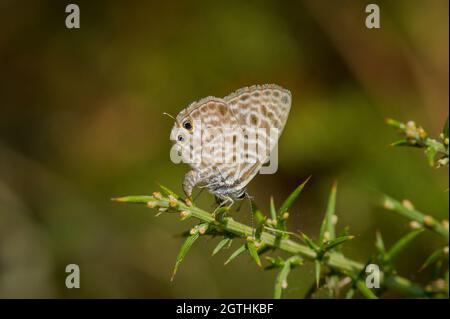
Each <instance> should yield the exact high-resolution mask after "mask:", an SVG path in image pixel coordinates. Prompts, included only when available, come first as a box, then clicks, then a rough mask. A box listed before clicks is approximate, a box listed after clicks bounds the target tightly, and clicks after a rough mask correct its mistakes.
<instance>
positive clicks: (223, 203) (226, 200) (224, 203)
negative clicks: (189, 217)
mask: <svg viewBox="0 0 450 319" xmlns="http://www.w3.org/2000/svg"><path fill="white" fill-rule="evenodd" d="M216 201H220V203H219V205H218V206H217V207H216V209H214V211H213V216H215V215H216V213H217V212H218V211H219V209H220V208H222V207H223V208H225V209H226V210H227V211H228V210H229V209H230V207H231V206H233V204H234V200H233V199H232V198H231V197H229V196H223V197H222V196H220V197H219V196H216Z"/></svg>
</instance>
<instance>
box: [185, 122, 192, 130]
mask: <svg viewBox="0 0 450 319" xmlns="http://www.w3.org/2000/svg"><path fill="white" fill-rule="evenodd" d="M183 127H184V128H185V129H186V130H188V131H190V130H192V124H191V122H189V121H186V122H184V123H183Z"/></svg>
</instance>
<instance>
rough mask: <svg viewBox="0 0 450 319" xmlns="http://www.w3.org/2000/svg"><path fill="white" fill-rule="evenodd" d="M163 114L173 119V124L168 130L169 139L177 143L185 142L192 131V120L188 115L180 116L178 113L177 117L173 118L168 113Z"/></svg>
mask: <svg viewBox="0 0 450 319" xmlns="http://www.w3.org/2000/svg"><path fill="white" fill-rule="evenodd" d="M164 114H165V115H167V116H169V117H171V118H173V119H174V120H175V124H174V125H173V128H172V131H171V132H170V140H171V141H172V142H173V143H175V144H178V145H184V144H186V142H187V140H188V139H189V136H190V135H192V134H193V133H194V120H193V119H192V118H191V117H190V116H189V115H187V116H180V115H182V114H179V115H178V116H177V118H174V117H173V116H172V115H170V114H167V113H164Z"/></svg>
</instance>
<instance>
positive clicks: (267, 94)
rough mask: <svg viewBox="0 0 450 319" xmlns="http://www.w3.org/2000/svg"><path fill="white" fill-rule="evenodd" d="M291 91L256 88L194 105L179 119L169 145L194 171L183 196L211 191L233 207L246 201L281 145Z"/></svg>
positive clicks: (260, 86) (243, 89) (191, 172)
mask: <svg viewBox="0 0 450 319" xmlns="http://www.w3.org/2000/svg"><path fill="white" fill-rule="evenodd" d="M291 102H292V95H291V93H290V91H288V90H286V89H284V88H282V87H280V86H278V85H275V84H264V85H253V86H250V87H244V88H241V89H239V90H237V91H235V92H234V93H232V94H230V95H228V96H226V97H224V98H217V97H213V96H209V97H206V98H203V99H201V100H199V101H198V102H193V103H191V104H190V105H189V106H188V107H187V108H185V109H184V110H182V111H181V112H180V113H179V114H178V115H177V117H176V118H174V119H175V124H174V126H173V128H172V131H171V133H170V140H171V141H172V142H173V143H174V146H176V147H177V148H176V149H177V151H178V152H180V153H181V154H182V155H181V157H182V159H183V161H184V162H187V163H188V164H189V165H190V166H191V170H190V171H189V172H188V173H187V174H186V175H185V177H184V180H183V184H182V186H183V191H184V193H185V194H186V196H187V197H188V198H190V197H191V195H192V191H193V189H194V187H201V188H207V189H208V190H209V192H210V193H212V194H213V195H215V196H216V198H217V199H219V200H220V201H221V202H222V203H228V204H229V206H231V205H232V204H233V203H234V200H236V199H244V198H246V197H248V194H247V192H246V187H247V185H248V184H249V183H250V181H251V180H252V179H253V178H254V177H255V175H256V174H257V173H258V172H259V171H260V169H261V167H262V166H263V165H264V164H265V163H266V162H267V160H268V159H269V156H270V152H271V151H272V150H273V149H274V147H275V146H276V144H277V143H278V139H279V137H280V135H281V132H282V131H283V129H284V126H285V125H286V121H287V118H288V116H289V111H290V108H291Z"/></svg>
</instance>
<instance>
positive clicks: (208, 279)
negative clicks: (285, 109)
mask: <svg viewBox="0 0 450 319" xmlns="http://www.w3.org/2000/svg"><path fill="white" fill-rule="evenodd" d="M68 3H69V2H67V3H66V2H65V1H27V2H26V3H25V2H24V1H13V0H0V72H1V80H0V81H1V82H0V297H3V298H5V297H43V298H47V297H50V298H53V297H64V298H77V297H87V298H94V297H104V298H110V297H113V298H115V297H143V298H159V297H167V298H172V297H181V298H185V297H189V298H198V297H203V298H218V297H271V296H272V291H273V282H274V279H275V276H276V273H275V272H273V271H262V270H260V269H257V267H255V266H254V264H253V263H252V261H251V260H250V258H248V257H247V256H245V257H240V259H239V260H236V261H235V262H233V263H231V264H229V265H227V266H226V267H224V266H223V262H224V261H225V259H226V258H227V254H229V253H231V251H227V252H222V253H221V254H220V255H219V256H215V257H214V258H211V257H210V254H211V251H212V249H213V248H214V247H215V245H216V243H217V240H218V239H214V240H201V241H199V243H198V244H197V245H196V246H194V248H193V249H192V250H191V252H190V253H189V255H188V256H187V258H186V259H185V261H184V262H183V264H182V265H181V268H180V270H179V272H178V274H177V277H176V279H175V281H174V282H173V283H170V281H169V279H170V274H171V271H172V267H173V265H174V262H175V257H176V254H177V252H178V249H179V247H180V245H181V243H182V238H181V237H180V234H181V233H182V232H183V231H184V230H186V229H188V228H189V227H191V226H192V225H193V223H194V221H185V222H180V221H178V219H177V218H176V217H175V216H172V215H169V216H166V215H163V216H161V217H158V218H155V217H154V213H155V212H154V211H151V210H148V209H146V208H145V207H142V206H128V205H117V204H114V203H111V202H110V201H109V199H110V198H111V197H114V196H119V195H129V194H149V193H151V192H153V191H155V190H157V189H158V186H157V184H156V183H157V182H160V183H162V184H164V185H166V186H167V187H169V188H172V189H174V190H176V191H177V192H180V193H181V180H182V177H183V175H184V173H185V172H186V171H187V169H188V168H187V167H186V166H182V165H175V164H173V163H172V162H171V161H170V159H169V149H170V146H171V145H170V142H169V132H170V129H171V127H172V124H173V123H172V121H171V120H170V119H169V118H167V117H164V116H163V115H162V113H163V112H169V113H172V114H177V113H178V112H179V111H180V110H181V109H183V108H184V107H186V106H187V105H188V104H189V103H190V102H192V101H194V100H197V99H199V98H202V97H204V96H208V95H215V96H219V97H221V96H225V95H227V94H229V93H230V92H232V91H234V90H236V89H238V88H240V87H242V86H248V85H252V84H263V83H277V84H280V85H282V86H284V87H286V88H288V89H290V90H291V92H292V94H293V105H292V109H291V114H290V118H289V120H288V123H287V126H286V128H285V131H284V133H283V136H282V137H281V140H280V144H279V151H280V152H279V163H280V164H279V169H278V172H277V173H276V174H274V175H264V176H257V177H256V178H255V180H254V181H253V182H252V183H251V184H250V186H249V192H250V193H251V194H252V195H253V196H254V197H255V200H256V202H257V203H258V204H259V206H261V207H262V208H263V209H265V208H267V207H268V203H269V197H270V195H273V196H274V198H275V201H276V203H278V204H280V203H281V202H282V200H283V199H284V198H285V197H286V196H287V195H288V194H289V193H290V191H292V189H293V188H294V187H295V186H296V185H298V184H299V183H300V182H302V181H303V180H304V179H305V178H306V177H307V176H309V175H312V179H311V181H310V183H309V184H308V185H307V187H306V189H305V190H304V192H303V193H302V195H301V198H300V200H299V202H298V203H297V204H296V205H295V207H294V208H293V209H292V211H291V219H290V223H289V227H290V230H292V231H303V232H306V233H307V234H310V235H311V236H312V237H316V234H317V233H318V230H319V226H320V222H321V219H322V216H323V213H324V210H325V206H326V199H327V196H328V193H329V189H330V186H331V184H332V182H333V181H334V180H338V182H339V190H338V202H337V210H338V215H339V222H338V228H339V229H342V228H343V227H344V226H346V225H349V226H350V232H351V233H352V234H354V235H356V236H357V237H356V239H354V240H353V241H352V242H351V243H349V244H347V245H346V247H345V249H344V252H345V254H346V255H348V256H349V257H351V258H354V259H357V260H359V261H361V262H365V261H366V260H367V259H368V258H369V257H370V255H371V252H373V251H374V249H373V242H374V237H375V231H376V230H380V231H381V232H382V233H383V235H384V237H385V240H386V242H387V244H391V243H392V242H394V241H395V240H396V239H398V238H399V237H400V236H402V235H404V234H405V233H406V232H407V231H408V229H409V228H408V223H407V221H406V220H404V219H402V218H401V217H398V216H394V215H392V214H391V213H389V212H387V211H385V210H383V209H382V208H380V205H379V202H378V199H379V197H378V196H379V194H380V193H387V194H389V195H391V196H393V197H395V198H398V199H403V198H408V199H410V200H411V201H412V202H413V203H414V204H415V206H416V207H417V208H418V209H420V210H422V211H423V212H426V213H428V214H431V215H433V216H435V217H436V218H439V219H442V218H448V209H449V207H448V192H446V191H445V190H446V189H447V188H448V170H447V169H439V170H436V169H433V168H430V167H429V165H428V164H427V161H426V159H425V158H424V155H423V154H422V151H421V150H417V149H399V148H391V147H389V143H390V142H392V141H395V140H396V139H397V138H398V137H397V135H396V132H395V131H394V130H392V129H391V128H389V127H387V126H386V125H385V123H384V118H386V117H394V118H397V119H400V120H403V121H406V120H409V119H414V120H416V121H417V122H418V123H420V124H422V125H423V126H424V127H425V128H427V130H428V131H429V132H430V134H432V135H435V136H437V135H438V134H439V132H440V131H441V129H442V126H443V123H444V121H445V118H446V117H447V114H448V102H449V94H448V85H449V83H448V82H449V81H448V79H449V77H448V76H449V74H448V70H449V65H448V54H449V52H448V44H449V43H448V35H449V34H448V27H449V20H448V9H449V8H448V1H446V0H442V1H440V0H432V1H424V0H423V1H422V0H415V1H406V0H399V1H379V0H377V1H376V3H377V4H378V5H379V6H380V8H381V29H371V30H369V29H367V28H366V27H365V25H364V20H365V17H366V13H365V6H366V5H367V4H368V3H370V2H368V1H324V0H323V1H312V0H305V1H295V2H294V1H292V2H282V1H268V0H262V1H248V2H244V1H234V0H231V1H226V2H222V3H221V2H215V1H214V2H213V1H207V0H199V1H175V2H173V1H158V2H156V1H155V2H151V1H145V2H144V1H133V2H130V1H115V2H112V1H95V2H94V1H76V2H75V3H77V4H78V5H79V6H80V9H81V28H80V29H72V30H69V29H66V28H65V22H64V21H65V18H66V13H65V6H66V5H67V4H68ZM212 202H213V199H212V197H211V196H210V195H208V194H206V193H204V194H203V195H202V196H201V198H200V202H199V203H200V204H199V205H200V206H202V207H204V208H205V209H210V208H211V207H212V206H211V205H212ZM266 212H267V209H266ZM234 217H235V219H237V220H241V221H243V222H248V221H249V219H250V214H249V212H248V207H245V206H244V208H243V209H242V210H241V212H240V213H238V214H235V216H234ZM421 236H422V237H421V238H420V239H419V240H417V241H416V242H415V244H414V245H412V247H410V248H409V249H408V250H407V251H406V252H405V253H404V254H402V256H401V258H400V260H399V272H400V273H401V274H402V275H405V276H409V277H410V278H412V279H414V280H417V281H419V282H424V280H425V279H426V278H427V277H428V276H429V274H428V273H427V272H426V271H424V272H421V273H419V272H418V269H419V268H420V266H421V264H422V263H423V261H424V259H425V258H426V257H427V256H428V255H429V254H430V253H431V252H432V251H433V249H435V248H437V247H440V245H442V242H441V239H440V238H437V236H435V235H433V234H428V233H427V234H423V235H421ZM235 245H236V244H235ZM234 247H237V246H234ZM70 263H75V264H78V265H79V266H80V268H81V288H80V289H72V290H68V289H66V287H65V284H64V282H65V276H66V273H65V272H64V270H65V266H66V265H67V264H70ZM291 276H292V277H291V280H290V286H289V288H288V289H287V293H286V295H287V297H291V298H299V297H302V296H303V294H304V292H305V291H306V290H307V289H308V288H309V286H310V285H311V284H312V282H313V280H314V279H313V277H314V275H313V269H312V268H311V267H310V266H308V265H306V266H304V267H303V268H301V269H299V270H297V271H294V272H293V273H292V275H291ZM392 297H396V296H395V295H393V296H392Z"/></svg>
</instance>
